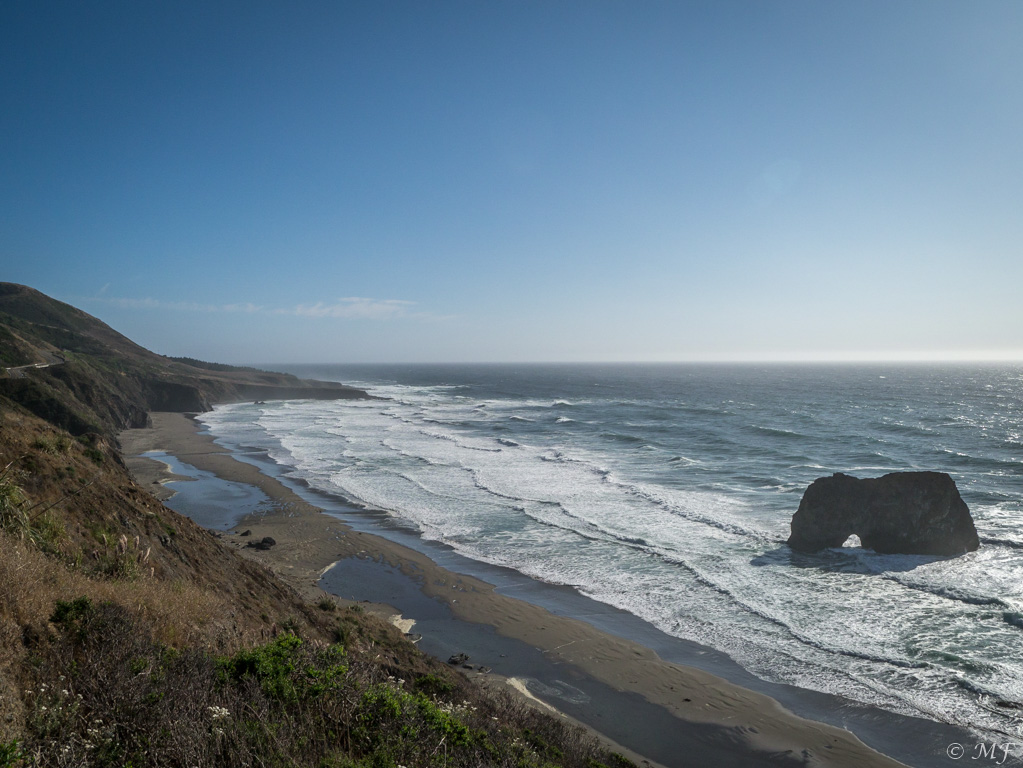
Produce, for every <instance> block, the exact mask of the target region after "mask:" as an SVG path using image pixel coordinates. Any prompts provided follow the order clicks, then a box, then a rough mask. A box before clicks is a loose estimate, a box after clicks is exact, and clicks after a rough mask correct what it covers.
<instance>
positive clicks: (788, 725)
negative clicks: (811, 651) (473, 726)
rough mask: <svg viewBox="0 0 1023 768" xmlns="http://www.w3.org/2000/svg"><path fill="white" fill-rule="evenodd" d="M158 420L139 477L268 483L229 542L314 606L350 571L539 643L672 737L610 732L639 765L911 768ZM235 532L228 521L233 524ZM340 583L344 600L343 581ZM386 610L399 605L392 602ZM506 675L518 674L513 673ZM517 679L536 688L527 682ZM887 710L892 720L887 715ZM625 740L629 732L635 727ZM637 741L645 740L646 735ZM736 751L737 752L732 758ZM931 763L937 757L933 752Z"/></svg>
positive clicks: (525, 647)
mask: <svg viewBox="0 0 1023 768" xmlns="http://www.w3.org/2000/svg"><path fill="white" fill-rule="evenodd" d="M152 416H153V428H152V429H138V430H128V431H126V432H124V433H122V435H121V442H122V447H123V453H124V456H125V460H126V462H127V463H128V466H129V468H130V469H131V470H132V473H133V474H134V475H135V476H136V478H137V479H138V481H139V483H140V485H143V487H146V488H148V489H150V490H151V491H153V492H154V493H158V492H163V493H167V494H169V493H173V491H171V490H170V489H166V488H164V486H163V485H162V483H163V482H173V481H178V480H186V479H195V478H191V477H188V476H185V475H183V474H181V473H178V474H176V475H173V476H171V477H168V472H169V470H170V469H172V468H171V467H170V466H169V464H168V463H167V462H163V461H159V460H155V459H151V458H146V457H143V456H141V454H143V453H146V452H150V451H163V452H165V453H166V454H169V455H170V456H173V457H175V458H176V459H177V460H178V461H180V462H182V463H183V464H185V465H189V466H190V467H195V468H196V469H197V470H199V471H200V472H204V473H209V475H210V476H211V477H214V478H219V479H220V481H227V482H229V483H235V484H242V485H246V486H250V487H252V488H255V489H258V491H259V492H260V494H261V495H262V497H263V500H262V504H261V507H260V509H259V511H255V512H253V513H250V514H248V515H246V516H245V517H243V518H241V519H240V520H238V521H232V522H234V523H235V524H234V525H233V527H234V528H235V529H236V530H238V531H244V530H249V531H250V532H251V534H250V537H243V536H241V535H224V536H223V537H222V540H223V541H224V542H225V543H227V544H228V545H229V546H232V547H234V548H235V549H236V551H240V552H241V553H242V554H244V555H245V556H247V557H251V558H253V559H255V560H257V561H259V562H261V563H263V564H265V565H267V566H268V567H270V568H271V569H272V570H273V571H274V572H275V573H277V575H279V576H280V577H281V578H283V579H284V580H285V581H287V582H288V583H290V584H291V585H292V586H294V587H295V588H296V589H298V590H299V591H300V593H302V594H303V596H304V597H306V598H307V599H310V600H316V599H318V598H319V597H321V596H322V595H323V591H322V590H321V579H322V580H323V582H324V584H327V585H328V586H329V584H330V583H332V582H333V581H335V580H337V579H338V578H340V576H341V575H342V574H343V575H345V576H346V577H347V578H346V579H345V581H344V585H343V588H344V589H347V588H352V589H353V594H352V595H351V598H352V599H354V600H357V601H361V600H363V599H365V597H366V595H367V594H369V592H371V591H380V589H381V587H382V585H383V588H384V592H386V591H387V589H390V590H392V591H394V592H395V593H396V594H399V596H400V600H395V601H394V602H395V603H397V602H402V603H404V604H393V603H388V601H387V600H376V599H374V600H373V602H379V603H382V604H387V605H391V606H392V607H393V608H394V609H395V610H394V611H391V613H397V612H401V613H403V614H404V615H405V618H406V619H411V620H415V621H416V622H417V625H416V626H417V630H416V631H417V632H418V631H419V630H418V627H421V626H426V625H427V624H428V622H427V621H426V620H424V619H422V618H421V617H422V615H427V614H431V613H436V612H437V611H440V612H441V613H443V611H446V612H447V616H441V615H437V616H435V618H434V622H435V626H436V627H437V628H438V632H439V634H441V635H443V634H445V632H446V633H447V634H452V632H451V630H452V629H454V635H455V637H459V636H461V637H462V638H464V639H465V643H463V644H468V643H469V636H470V635H471V636H473V637H476V638H477V639H476V642H477V643H478V644H479V643H481V642H482V640H481V639H480V638H482V635H480V634H479V633H481V632H482V633H484V634H486V633H489V636H488V637H489V639H487V640H486V642H485V643H483V644H482V645H481V647H483V648H490V647H491V646H495V645H502V643H507V644H508V646H507V650H508V653H503V654H501V656H502V657H504V658H514V659H515V660H517V661H521V660H522V659H523V658H525V657H526V656H528V655H530V654H531V649H533V650H535V651H537V653H538V654H539V655H540V656H542V658H543V663H545V664H550V665H553V666H555V667H557V668H558V669H559V671H560V672H561V673H562V677H566V676H568V677H571V678H572V680H573V682H578V683H579V686H575V689H576V690H582V688H586V690H588V691H591V692H590V693H587V694H586V695H587V696H589V697H590V698H591V699H592V698H594V697H595V699H596V700H597V701H604V702H606V703H607V704H608V706H610V710H609V711H610V712H611V713H612V714H613V715H614V716H615V717H617V714H616V709H615V707H616V706H617V707H619V708H620V707H622V706H626V707H631V708H633V709H636V708H639V709H643V710H644V711H645V715H644V716H643V717H644V718H645V719H648V720H650V719H659V720H660V721H661V722H662V725H663V727H664V728H666V729H667V730H669V731H670V733H667V734H665V735H663V736H662V737H661V739H660V740H661V741H663V742H664V743H663V744H660V745H659V748H658V749H650V748H648V747H647V748H645V747H644V744H643V743H637V742H636V740H635V738H634V739H633V741H631V742H629V743H626V744H624V745H623V744H622V743H621V741H620V740H618V741H617V743H616V740H614V738H613V737H609V738H608V739H606V740H608V741H610V742H611V743H612V744H613V745H614V747H615V748H616V749H619V750H621V749H622V747H623V746H624V747H626V748H628V750H629V751H630V752H631V754H627V756H629V757H630V759H633V760H637V759H640V760H641V759H642V758H641V757H640V755H643V756H645V757H647V758H649V759H650V760H651V761H652V760H654V759H657V758H655V757H654V755H653V754H651V752H656V753H658V755H659V756H663V755H664V754H668V755H670V754H671V752H672V749H671V748H672V747H673V746H674V747H675V749H674V751H675V752H676V753H678V754H679V756H680V757H681V758H683V759H684V762H686V763H689V764H693V762H692V761H693V759H694V757H695V756H696V755H701V754H702V755H703V756H705V757H706V758H707V761H708V762H710V761H712V762H713V763H715V764H735V765H755V764H761V763H763V764H792V765H828V766H898V765H903V763H900V762H898V761H897V760H895V759H893V758H891V757H888V756H886V755H884V754H881V753H880V752H878V751H876V750H874V749H871V748H870V747H868V746H866V745H865V744H864V743H863V742H862V741H860V739H859V738H858V737H857V736H855V735H854V734H853V733H852V732H850V731H848V730H845V729H843V728H841V727H837V726H833V725H828V724H825V723H822V722H818V721H816V720H810V719H806V718H804V717H801V716H799V715H796V714H793V713H792V712H790V711H789V710H787V709H785V708H784V707H783V706H782V705H781V704H779V703H778V702H777V701H776V700H775V699H773V698H771V697H769V696H767V695H765V694H763V693H759V692H757V691H754V690H751V689H748V688H744V687H741V686H739V685H736V684H734V683H731V682H729V681H727V680H725V679H723V678H721V677H719V676H717V675H714V674H711V673H709V672H706V671H703V670H701V669H697V668H695V667H691V666H684V665H682V664H678V663H674V662H671V661H666V660H664V659H663V658H661V657H660V656H658V654H657V653H655V651H654V650H651V649H650V648H649V647H647V646H645V645H642V644H640V643H637V642H634V641H633V640H630V639H627V638H625V637H621V636H618V635H615V634H611V633H610V632H605V631H602V630H601V629H598V628H596V627H595V626H593V625H592V624H591V623H588V622H586V621H583V620H580V619H576V618H572V617H571V616H569V615H559V614H556V613H552V612H550V611H548V610H546V609H545V608H543V607H540V606H538V605H536V604H534V603H531V602H527V601H525V600H521V599H517V598H514V597H509V596H507V595H504V594H501V593H500V592H499V591H498V590H497V589H496V588H495V586H494V585H493V584H490V583H487V582H486V581H483V580H482V579H480V578H477V577H476V576H473V575H469V574H466V573H459V572H456V571H452V570H448V569H447V568H445V567H442V566H441V565H438V564H437V563H436V562H434V561H433V560H432V559H431V558H430V557H428V556H427V555H426V554H423V553H422V552H420V551H418V550H415V549H411V548H409V547H406V546H403V545H402V544H400V543H396V542H395V541H392V540H390V539H388V538H384V537H382V536H378V535H374V534H372V533H368V532H365V531H358V530H355V529H354V528H353V527H352V526H349V525H346V524H345V523H343V522H342V521H341V520H339V519H338V518H337V517H335V516H332V515H330V514H328V513H327V512H324V511H323V510H322V508H321V507H318V506H316V505H315V504H313V503H310V502H309V501H307V500H306V499H304V498H302V496H300V495H299V494H297V493H296V492H295V491H294V490H292V489H290V488H288V487H287V486H286V485H285V484H284V483H282V482H281V481H280V480H278V479H277V478H275V477H272V476H271V475H269V474H266V473H264V472H261V471H260V469H259V467H257V466H256V465H255V464H252V463H249V462H248V461H243V460H241V459H239V458H236V457H235V455H234V454H233V453H232V452H231V451H230V450H228V449H227V448H224V447H222V446H220V445H218V444H217V443H215V442H214V441H213V438H212V437H211V436H209V435H208V434H205V433H201V432H200V431H199V425H198V424H197V423H196V422H195V421H194V420H193V419H191V418H189V417H188V416H186V415H183V414H176V413H154V414H152ZM185 471H187V468H186V470H185ZM187 485H191V483H188V484H187ZM250 501H251V500H250ZM228 502H230V500H228ZM353 511H355V510H353ZM230 527H232V526H228V525H226V524H225V525H224V526H223V527H222V530H223V529H225V528H228V529H229V528H230ZM264 536H271V537H272V538H274V539H275V540H276V542H277V544H276V546H274V547H273V548H272V549H270V550H268V551H259V550H256V549H253V548H248V547H246V546H245V545H246V543H247V542H249V541H254V540H259V539H261V538H263V537H264ZM340 566H344V567H340ZM360 582H361V587H360ZM360 590H361V592H360ZM332 591H333V592H334V594H339V592H338V591H337V589H334V590H332ZM415 593H418V595H419V597H417V596H416V594H415ZM342 596H343V597H348V595H347V594H345V595H342ZM384 596H385V597H386V595H384ZM438 606H439V607H438ZM441 609H443V610H441ZM378 610H379V611H381V612H382V613H387V612H388V611H389V609H388V608H384V607H380V608H378ZM445 622H446V623H445ZM456 625H457V626H456ZM424 634H425V633H424ZM450 642H452V641H451V640H450V638H449V639H448V643H450ZM443 646H444V642H442V641H440V640H435V639H433V634H432V633H431V636H430V638H428V639H426V638H424V641H423V647H424V650H427V651H428V652H431V648H434V649H436V648H443ZM452 647H453V646H452ZM483 652H484V653H486V650H484V651H483ZM434 655H438V654H437V653H434ZM473 655H474V656H475V655H476V654H473ZM504 658H502V659H501V662H498V663H495V664H493V666H494V667H495V668H496V670H497V672H498V673H499V674H495V675H493V676H492V678H491V679H490V680H489V681H487V682H488V684H490V683H493V681H495V680H500V679H502V678H501V675H502V674H503V673H504V670H503V669H501V666H506V667H511V666H514V665H512V664H511V663H509V662H506V661H505V660H504ZM487 663H488V664H490V660H488V662H487ZM530 663H535V664H539V663H541V662H539V661H534V662H530ZM473 674H474V675H475V676H476V677H477V678H480V679H482V678H483V676H481V675H478V674H476V673H473ZM487 677H491V676H487ZM506 677H507V678H511V679H513V680H514V679H516V676H515V675H507V676H506ZM513 685H514V683H513ZM519 685H521V686H522V687H523V688H524V687H525V684H524V683H522V682H521V680H520V681H519ZM538 687H539V688H540V696H539V697H536V698H539V699H540V700H541V702H542V703H544V704H545V705H547V706H554V707H557V708H558V709H559V710H560V711H562V712H564V711H565V706H563V705H564V703H565V701H568V699H566V698H565V697H564V696H562V697H561V698H558V694H557V692H555V693H553V694H551V693H550V692H548V691H546V690H544V687H543V683H538ZM547 687H550V686H547ZM555 687H556V686H555ZM569 687H570V688H571V687H573V686H569ZM519 693H520V695H521V694H522V691H521V690H520V691H519ZM526 694H528V695H529V696H530V697H535V692H534V691H529V690H528V689H526ZM545 694H546V695H547V698H552V697H553V699H554V703H552V702H551V701H547V700H545V699H544V696H545ZM616 696H617V698H618V700H617V702H616V701H615V697H616ZM822 696H823V695H822ZM569 698H571V697H569ZM597 709H598V707H597V706H596V705H592V706H591V705H583V706H579V707H576V708H575V710H574V712H570V713H569V714H571V715H572V719H575V720H577V721H581V722H582V724H583V725H585V726H587V727H589V728H590V729H591V730H593V731H595V732H597V733H598V734H604V732H605V731H606V730H607V728H606V727H605V728H602V725H604V726H606V725H607V722H606V718H605V719H604V720H605V722H604V723H603V724H602V723H601V722H600V718H601V717H602V716H601V715H599V714H596V710H597ZM877 713H878V714H880V715H886V714H887V713H883V712H881V711H880V710H878V711H877ZM579 715H582V716H581V717H580V716H579ZM892 717H898V716H894V715H893V716H892ZM594 719H596V720H597V722H594V721H593V720H594ZM638 719H639V715H634V716H633V720H634V721H636V722H634V723H633V725H638V724H639V723H638ZM905 719H906V720H910V719H909V718H905ZM937 725H939V726H940V724H937ZM939 730H940V728H939ZM625 735H626V737H629V734H628V733H626V734H625ZM637 738H640V741H641V742H642V740H643V738H647V739H648V738H649V737H637ZM949 741H951V739H949ZM947 743H948V741H945V742H942V743H940V744H933V745H932V748H933V749H934V750H935V753H934V754H935V755H937V754H938V753H940V754H941V756H942V757H943V756H944V749H945V746H946V744H947ZM728 757H731V758H733V760H732V761H728V760H727V758H728ZM722 760H725V762H722ZM696 764H702V763H696ZM933 764H939V762H938V761H937V760H935V762H934V763H933Z"/></svg>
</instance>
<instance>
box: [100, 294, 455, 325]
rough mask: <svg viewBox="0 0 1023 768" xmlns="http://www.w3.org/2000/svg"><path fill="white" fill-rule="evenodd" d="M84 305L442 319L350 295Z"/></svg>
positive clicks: (397, 302)
mask: <svg viewBox="0 0 1023 768" xmlns="http://www.w3.org/2000/svg"><path fill="white" fill-rule="evenodd" d="M81 301H83V302H99V303H103V304H108V305H111V306H115V307H119V308H121V309H140V310H171V311H175V312H193V313H195V312H201V313H225V314H227V313H234V314H238V313H242V314H251V315H256V314H258V315H278V316H291V317H310V318H338V319H349V320H392V319H397V318H409V317H414V318H417V319H439V317H438V316H436V315H431V314H430V313H424V312H413V311H412V308H413V307H414V306H415V302H414V301H404V300H402V299H373V298H367V297H363V296H349V297H345V298H340V299H336V300H335V301H333V302H323V301H319V302H316V303H315V304H297V305H295V306H293V307H265V306H262V305H259V304H252V303H251V302H246V303H234V304H200V303H198V302H194V301H164V300H162V299H154V298H151V297H144V298H124V297H112V296H92V297H89V298H83V299H81Z"/></svg>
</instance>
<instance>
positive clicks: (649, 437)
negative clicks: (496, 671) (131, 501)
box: [205, 366, 1023, 738]
mask: <svg viewBox="0 0 1023 768" xmlns="http://www.w3.org/2000/svg"><path fill="white" fill-rule="evenodd" d="M296 372H297V373H300V374H303V375H312V376H315V377H317V378H333V379H336V380H342V381H346V382H347V383H351V384H354V385H356V386H365V387H369V388H370V389H371V390H372V391H373V393H374V394H377V395H380V396H384V397H389V398H391V399H390V401H389V402H387V403H383V404H382V403H380V402H379V401H374V402H368V403H360V402H342V403H325V402H311V403H270V404H263V405H248V404H245V405H234V406H224V407H220V408H218V409H217V410H216V411H215V412H214V413H212V414H208V415H207V416H206V417H205V420H206V421H207V423H208V424H209V425H210V427H211V429H212V430H213V432H214V433H215V434H216V435H218V436H219V437H220V438H221V439H224V440H226V441H228V442H231V443H235V444H245V445H249V446H256V447H260V448H263V449H265V450H267V451H268V453H269V454H270V455H271V457H273V458H274V459H275V460H276V461H278V462H280V463H281V464H282V465H283V466H285V467H289V468H290V471H291V472H292V473H293V474H294V475H295V476H296V477H298V478H301V479H302V480H304V481H305V482H308V483H309V484H310V485H311V486H313V487H315V488H318V489H319V490H322V491H326V492H334V493H340V494H342V495H344V496H346V497H347V498H350V499H352V500H355V501H357V502H360V503H363V504H365V505H367V506H370V507H373V508H376V509H381V510H384V511H386V512H389V513H390V514H391V515H392V516H393V517H394V518H395V520H397V521H400V522H401V523H403V524H404V525H407V526H411V527H413V528H414V529H416V530H418V531H419V532H420V533H421V535H423V536H424V537H427V538H430V539H436V540H440V541H444V542H446V543H448V544H450V545H451V546H452V547H454V548H455V549H456V550H457V551H459V552H461V553H462V554H465V555H466V556H469V557H472V558H476V559H479V560H483V561H486V562H489V563H493V564H496V565H501V566H506V567H510V568H514V569H517V570H519V571H521V572H522V573H524V574H527V575H529V576H532V577H534V578H537V579H540V580H543V581H547V582H551V583H556V584H567V585H572V586H574V587H576V588H577V589H579V590H580V591H581V592H582V593H584V594H586V595H588V596H590V597H592V598H594V599H597V600H601V601H603V602H606V603H609V604H611V605H615V606H617V607H619V608H622V609H624V610H627V611H630V612H632V613H634V614H636V615H637V616H639V617H640V618H642V619H644V620H646V621H649V622H650V623H652V624H654V625H656V626H658V627H660V628H661V629H663V630H664V631H666V632H670V633H672V634H675V635H678V636H680V637H685V638H688V639H691V640H695V641H697V642H701V643H704V644H706V645H710V646H713V647H715V648H718V649H719V650H721V651H723V652H725V653H727V654H729V655H730V656H732V657H733V658H734V659H736V660H737V661H738V662H739V663H740V664H742V665H743V666H745V667H746V668H747V669H749V670H750V671H752V672H753V673H754V674H757V675H760V676H762V677H765V678H767V679H770V680H775V681H780V682H790V683H794V684H797V685H801V686H804V687H810V688H815V689H818V690H822V691H827V692H832V693H838V694H842V695H845V696H848V697H850V698H854V699H857V700H859V701H863V702H865V703H870V704H875V705H878V706H882V707H887V708H888V709H891V710H893V711H897V712H901V713H906V714H917V715H923V716H927V717H932V718H935V719H938V720H943V721H946V722H950V723H957V724H962V725H968V726H969V727H971V728H974V729H976V730H978V731H979V732H981V733H982V734H983V733H987V734H1014V735H1018V736H1020V737H1021V738H1023V730H1021V721H1020V717H1019V714H1018V712H1019V710H1018V709H1015V708H1014V707H1013V704H1014V703H1020V702H1023V660H1021V659H1020V655H1019V654H1018V652H1017V649H1018V648H1019V644H1020V641H1021V640H1023V634H1021V633H1023V524H1021V521H1023V514H1021V513H1023V509H1021V505H1020V499H1021V498H1023V472H1020V470H1021V469H1023V466H1021V465H1023V376H1021V373H1020V371H1019V370H1018V369H1012V368H1001V369H998V368H926V367H916V368H897V367H888V368H885V369H879V368H867V367H859V368H826V367H821V368H806V367H804V368H784V367H764V368H754V367H745V368H742V367H731V368H729V367H721V368H715V367H708V366H704V367H695V366H694V367H684V366H675V367H671V366H659V367H646V368H644V367H641V366H632V367H628V366H619V367H597V366H590V367H585V366H575V367H572V366H562V367H558V366H548V367H539V366H538V367H524V368H523V367H519V368H510V367H509V368H502V367H498V366H491V367H475V368H473V367H436V368H429V367H420V368H411V369H410V368H405V369H396V368H394V369H389V368H371V367H366V368H360V369H321V370H304V371H296ZM909 469H933V470H939V471H947V472H949V473H951V474H952V475H953V477H954V479H955V480H956V482H957V484H958V485H959V487H960V490H961V492H962V493H963V496H964V498H965V499H966V500H967V503H969V504H970V506H971V509H972V511H973V513H974V516H975V518H976V520H977V524H978V530H979V532H980V535H981V541H982V544H983V546H982V549H981V550H980V551H978V552H976V553H972V554H970V555H967V556H965V557H961V558H955V559H951V560H948V559H940V558H924V557H900V556H891V555H877V554H874V553H871V552H867V551H863V550H860V549H858V548H840V549H837V550H828V551H825V552H823V553H820V554H819V555H802V554H798V553H793V552H792V551H791V550H789V549H788V547H787V546H786V545H785V543H784V542H785V540H786V539H787V536H788V521H789V519H790V517H791V514H792V512H793V511H794V510H795V508H796V506H798V503H799V497H800V495H801V493H802V490H803V489H805V487H806V486H807V485H808V484H809V483H810V482H811V481H812V480H813V479H815V478H816V477H819V476H822V475H826V474H830V473H831V472H836V471H842V472H848V473H850V474H858V475H860V476H867V475H878V474H883V473H885V472H890V471H898V470H909Z"/></svg>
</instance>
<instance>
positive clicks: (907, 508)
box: [788, 472, 980, 556]
mask: <svg viewBox="0 0 1023 768" xmlns="http://www.w3.org/2000/svg"><path fill="white" fill-rule="evenodd" d="M853 534H855V535H857V536H859V538H860V542H861V543H862V545H863V546H864V547H865V548H867V549H873V550H874V551H875V552H882V553H885V554H907V555H942V556H951V555H961V554H963V553H964V552H972V551H973V550H975V549H977V547H978V546H979V545H980V542H979V540H978V539H977V529H976V528H975V527H974V525H973V518H972V517H971V516H970V510H969V508H968V507H967V506H966V502H964V501H963V500H962V497H961V496H960V495H959V490H958V489H957V488H956V484H955V481H954V480H952V478H951V477H949V476H948V475H947V474H945V473H944V472H893V473H892V474H889V475H884V476H883V477H876V478H865V479H862V480H861V479H857V478H855V477H852V476H850V475H845V474H842V473H836V474H834V475H832V476H831V477H821V478H818V479H817V480H814V481H813V483H811V484H810V487H809V488H807V489H806V492H805V493H804V494H803V499H802V501H800V503H799V509H798V510H797V511H796V514H795V515H793V516H792V535H791V536H790V537H789V541H788V544H789V546H790V547H792V549H794V550H797V551H799V552H816V551H818V550H821V549H826V548H828V547H840V546H842V545H843V544H844V543H845V541H846V539H848V538H849V536H851V535H853Z"/></svg>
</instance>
